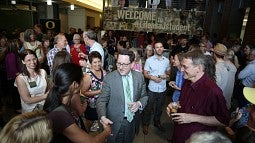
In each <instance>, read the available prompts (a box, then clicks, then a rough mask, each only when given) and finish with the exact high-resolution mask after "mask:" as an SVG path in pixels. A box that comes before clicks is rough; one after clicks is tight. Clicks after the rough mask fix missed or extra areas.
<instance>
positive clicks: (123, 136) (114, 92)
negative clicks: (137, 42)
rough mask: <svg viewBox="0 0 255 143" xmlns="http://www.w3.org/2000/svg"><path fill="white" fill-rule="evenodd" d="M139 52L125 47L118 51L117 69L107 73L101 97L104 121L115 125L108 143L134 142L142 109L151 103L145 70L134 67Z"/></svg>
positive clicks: (102, 120) (102, 118)
mask: <svg viewBox="0 0 255 143" xmlns="http://www.w3.org/2000/svg"><path fill="white" fill-rule="evenodd" d="M134 59H135V55H134V53H133V52H132V51H130V50H127V49H123V50H121V51H120V52H119V54H118V59H117V63H116V65H117V70H115V71H113V72H111V73H109V74H107V75H106V76H105V78H104V81H103V87H102V93H101V94H100V95H99V97H98V99H97V112H98V117H99V119H101V122H104V123H105V124H112V136H110V137H109V138H108V139H107V142H108V143H132V142H133V139H134V136H135V133H138V129H139V123H140V112H141V110H142V109H143V108H144V107H145V106H146V104H147V100H148V97H147V94H146V85H145V82H144V77H143V75H142V74H141V73H139V72H136V71H133V70H131V69H132V67H133V65H134Z"/></svg>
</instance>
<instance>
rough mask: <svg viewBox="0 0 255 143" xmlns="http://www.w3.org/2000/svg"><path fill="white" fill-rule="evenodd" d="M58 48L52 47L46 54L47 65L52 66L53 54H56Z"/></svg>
mask: <svg viewBox="0 0 255 143" xmlns="http://www.w3.org/2000/svg"><path fill="white" fill-rule="evenodd" d="M59 51H60V50H59V48H57V47H54V48H53V49H51V50H50V51H49V52H48V54H47V61H48V66H49V67H52V64H53V60H54V57H55V55H56V54H57V52H59Z"/></svg>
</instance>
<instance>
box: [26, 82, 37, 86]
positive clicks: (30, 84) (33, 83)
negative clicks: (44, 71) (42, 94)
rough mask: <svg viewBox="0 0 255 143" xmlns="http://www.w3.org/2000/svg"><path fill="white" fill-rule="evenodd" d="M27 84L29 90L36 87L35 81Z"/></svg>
mask: <svg viewBox="0 0 255 143" xmlns="http://www.w3.org/2000/svg"><path fill="white" fill-rule="evenodd" d="M28 84H29V86H30V88H34V87H36V86H37V85H36V82H35V81H32V82H28Z"/></svg>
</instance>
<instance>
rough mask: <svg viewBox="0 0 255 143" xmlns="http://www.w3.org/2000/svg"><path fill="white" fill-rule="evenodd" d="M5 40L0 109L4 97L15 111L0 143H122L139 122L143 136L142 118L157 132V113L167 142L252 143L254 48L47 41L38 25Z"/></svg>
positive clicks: (191, 40)
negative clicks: (169, 128)
mask: <svg viewBox="0 0 255 143" xmlns="http://www.w3.org/2000/svg"><path fill="white" fill-rule="evenodd" d="M15 35H16V37H15V36H14V35H13V36H9V35H7V34H6V33H4V32H2V33H1V37H0V38H1V39H0V40H1V41H0V42H1V43H0V44H1V45H0V48H1V49H0V76H1V79H0V91H1V93H3V95H1V96H0V99H1V103H0V108H2V107H3V106H4V104H9V103H3V102H2V101H3V98H6V97H8V99H10V104H11V106H13V109H15V111H16V112H17V113H19V114H20V115H18V116H17V117H15V118H13V119H12V120H10V122H9V123H7V124H6V125H5V127H3V125H1V128H3V129H2V131H1V134H0V137H1V138H0V142H2V141H3V142H24V141H25V142H105V141H107V142H108V143H131V142H133V140H134V138H135V134H136V133H138V131H139V127H140V124H141V126H142V132H143V134H144V135H148V133H149V132H150V131H149V125H150V120H151V116H152V115H153V124H154V126H155V127H156V128H157V129H158V130H159V131H160V132H165V131H166V129H165V127H164V126H163V125H162V123H161V115H162V112H165V111H166V112H167V114H168V116H169V122H173V123H174V124H173V126H174V127H173V136H172V138H171V135H170V133H169V139H168V141H170V142H173V143H184V142H185V141H186V142H190V143H193V142H196V143H198V142H199V140H200V142H204V141H205V140H204V139H206V138H207V137H208V140H209V139H210V140H212V141H215V142H220V141H222V142H225V143H229V142H231V141H232V142H238V143H242V142H249V143H250V142H254V141H255V139H254V137H253V136H254V131H255V127H254V124H255V118H254V117H255V112H254V111H255V110H254V104H255V100H254V99H255V94H254V93H255V89H254V88H255V47H254V44H255V43H249V44H244V47H242V45H241V43H240V42H239V40H237V39H234V40H233V39H232V40H229V41H216V40H215V39H214V40H212V39H210V36H209V34H205V35H202V36H193V37H189V35H184V34H181V35H175V34H155V33H144V32H139V33H138V35H137V37H136V38H133V39H131V37H128V35H125V34H124V33H122V32H119V33H118V31H106V33H105V34H104V35H102V36H101V35H100V34H98V33H96V31H94V30H92V29H87V30H85V31H84V32H81V31H80V32H76V30H75V28H71V29H70V33H69V34H65V33H57V34H55V35H53V33H52V31H51V30H48V31H47V33H46V34H43V33H42V29H41V25H40V24H36V25H35V26H34V28H33V29H27V30H25V31H24V32H20V33H16V34H15ZM168 89H171V91H172V92H168ZM168 94H170V95H168ZM167 96H170V97H172V98H171V102H170V103H168V105H167V107H166V108H165V107H164V104H165V102H166V97H167ZM38 110H39V111H38ZM152 112H153V113H152ZM14 125H15V126H14ZM12 128H13V129H12ZM29 129H31V130H35V131H37V132H38V133H37V135H33V138H32V137H30V136H32V135H31V134H29V135H28V133H30V132H29V131H27V130H29ZM19 130H24V131H26V132H27V133H24V131H23V134H22V132H19ZM42 130H47V132H45V131H42ZM93 131H98V133H97V134H96V135H95V136H92V135H91V134H90V132H93ZM216 131H218V132H216ZM42 132H43V134H41V135H39V133H42ZM219 132H221V133H219ZM33 134H36V133H35V132H33ZM222 134H225V135H222ZM28 138H29V139H28ZM42 138H44V139H42ZM14 139H16V140H14Z"/></svg>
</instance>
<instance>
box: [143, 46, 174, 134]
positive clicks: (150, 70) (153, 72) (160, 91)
mask: <svg viewBox="0 0 255 143" xmlns="http://www.w3.org/2000/svg"><path fill="white" fill-rule="evenodd" d="M163 51H164V47H163V44H162V42H160V41H156V42H155V46H154V56H152V57H150V58H148V59H147V60H146V62H145V66H144V76H145V78H148V79H149V80H150V81H149V85H148V88H149V90H148V96H149V99H148V103H147V106H146V107H145V109H144V112H143V118H142V122H143V133H144V134H145V135H147V134H148V126H149V123H150V119H151V111H152V108H153V107H154V104H156V108H155V110H154V118H153V121H154V126H155V127H157V128H158V129H159V130H160V131H165V129H164V128H163V127H162V126H161V123H160V117H161V114H162V108H163V105H164V103H165V96H166V78H167V77H168V74H169V73H170V62H169V59H168V58H166V57H164V56H163V55H162V54H163Z"/></svg>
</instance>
